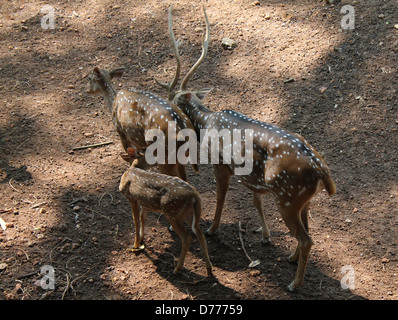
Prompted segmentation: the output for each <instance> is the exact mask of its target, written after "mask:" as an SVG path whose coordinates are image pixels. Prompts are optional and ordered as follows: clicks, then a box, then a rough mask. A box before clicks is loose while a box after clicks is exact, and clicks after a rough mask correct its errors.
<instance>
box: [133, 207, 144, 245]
mask: <svg viewBox="0 0 398 320" xmlns="http://www.w3.org/2000/svg"><path fill="white" fill-rule="evenodd" d="M130 205H131V210H132V212H133V219H134V226H135V240H134V246H133V251H140V250H143V249H144V245H141V242H142V239H143V237H144V224H143V221H142V219H141V216H142V212H143V210H142V211H140V207H139V205H138V203H137V201H134V200H130ZM144 220H145V215H144Z"/></svg>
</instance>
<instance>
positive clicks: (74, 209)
mask: <svg viewBox="0 0 398 320" xmlns="http://www.w3.org/2000/svg"><path fill="white" fill-rule="evenodd" d="M72 210H73V211H74V212H78V211H80V207H79V206H74V207H73V209H72Z"/></svg>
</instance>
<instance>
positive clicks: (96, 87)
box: [88, 67, 198, 180]
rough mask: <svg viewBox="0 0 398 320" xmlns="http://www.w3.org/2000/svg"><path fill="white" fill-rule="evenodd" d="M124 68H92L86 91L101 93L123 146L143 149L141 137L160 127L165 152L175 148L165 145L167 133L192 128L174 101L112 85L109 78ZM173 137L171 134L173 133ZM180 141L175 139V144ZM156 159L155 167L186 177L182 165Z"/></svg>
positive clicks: (146, 146) (117, 75)
mask: <svg viewBox="0 0 398 320" xmlns="http://www.w3.org/2000/svg"><path fill="white" fill-rule="evenodd" d="M124 71H125V69H124V68H119V69H115V70H112V71H107V70H100V69H99V68H97V67H96V68H94V70H93V72H92V73H91V74H90V75H89V89H88V93H90V94H99V93H101V94H102V96H103V97H104V99H105V102H106V105H107V106H108V108H109V111H110V113H111V114H112V119H113V123H114V125H115V127H116V130H117V132H118V134H119V136H120V140H121V142H122V145H123V148H124V149H125V151H127V148H129V147H134V148H135V149H137V151H138V152H140V153H144V152H145V150H146V149H147V148H148V146H149V145H150V144H151V143H152V141H147V140H146V138H145V135H146V133H147V132H148V130H151V129H155V130H161V131H162V132H163V133H164V135H165V144H166V145H165V151H166V152H165V153H166V154H168V152H176V150H171V149H174V146H172V147H170V150H169V148H168V146H169V145H168V141H169V140H168V135H169V134H172V135H178V133H179V131H181V130H183V129H186V128H188V129H193V125H192V123H191V121H190V120H189V119H188V117H187V116H186V115H185V114H184V113H183V112H181V110H180V109H179V108H178V107H176V106H175V105H172V104H170V103H169V102H168V101H167V100H164V99H162V98H160V97H158V96H156V95H155V94H153V93H150V92H146V91H139V90H135V89H128V90H127V89H123V90H120V91H119V92H116V90H115V89H114V88H113V85H112V79H113V78H115V77H117V78H120V77H121V76H122V75H123V73H124ZM169 123H175V132H173V131H169V130H168V128H169ZM173 138H174V137H173ZM183 143H184V142H181V141H177V143H176V146H175V148H176V149H177V150H178V148H179V147H180V146H181V145H182V144H183ZM164 160H165V163H159V164H158V166H159V170H160V172H162V173H165V174H169V175H172V176H178V177H180V178H182V179H184V180H186V172H185V166H184V165H182V164H180V163H178V162H177V159H175V161H174V160H173V161H168V158H167V157H166V158H165V159H164ZM192 167H193V169H194V171H196V172H197V171H198V166H197V164H192Z"/></svg>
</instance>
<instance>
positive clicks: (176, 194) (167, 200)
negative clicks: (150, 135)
mask: <svg viewBox="0 0 398 320" xmlns="http://www.w3.org/2000/svg"><path fill="white" fill-rule="evenodd" d="M127 152H128V155H129V159H128V158H125V160H127V161H129V162H130V163H131V166H130V168H129V169H128V170H127V171H126V172H125V173H124V174H123V176H122V178H121V181H120V185H119V190H120V192H121V193H122V194H123V195H124V196H125V197H126V198H127V199H128V201H129V202H130V205H131V209H132V212H133V218H134V224H135V242H134V246H133V250H135V251H138V250H142V249H143V245H142V241H143V239H144V224H145V218H146V214H147V212H148V211H151V212H161V213H163V214H164V215H165V217H166V218H167V220H168V221H169V222H170V224H171V226H172V227H173V230H174V231H175V232H176V233H177V234H178V236H179V237H180V239H181V243H182V248H181V254H180V258H179V259H178V262H177V266H176V268H175V270H174V273H175V274H177V273H178V272H179V271H180V270H181V269H182V267H183V265H184V260H185V256H186V254H187V251H188V249H189V246H190V244H191V241H192V236H191V234H190V233H189V232H188V231H187V230H186V228H185V226H184V221H186V222H187V223H188V224H189V225H190V226H191V229H192V231H193V233H194V234H195V235H196V237H197V239H198V241H199V244H200V246H201V249H202V253H203V256H204V258H205V261H206V268H207V275H208V276H211V274H212V266H211V262H210V258H209V253H208V250H207V243H206V239H205V236H204V235H203V233H202V231H201V229H200V226H199V222H200V215H201V210H202V209H201V199H200V196H199V194H198V192H197V191H196V189H195V188H194V187H192V186H191V185H190V184H188V183H187V182H185V181H184V180H182V179H180V178H178V177H172V176H169V175H165V174H160V173H155V172H149V171H145V170H144V169H146V167H147V163H146V161H145V158H144V157H140V156H139V155H138V154H137V153H136V151H135V150H134V149H132V148H128V150H127ZM140 207H141V210H140Z"/></svg>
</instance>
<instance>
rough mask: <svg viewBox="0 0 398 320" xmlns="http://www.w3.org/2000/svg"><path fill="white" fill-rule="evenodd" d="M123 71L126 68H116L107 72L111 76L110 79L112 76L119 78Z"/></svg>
mask: <svg viewBox="0 0 398 320" xmlns="http://www.w3.org/2000/svg"><path fill="white" fill-rule="evenodd" d="M124 71H126V68H117V69H115V70H112V71H111V72H109V75H110V76H111V79H113V78H115V77H116V78H121V77H122V75H123V73H124Z"/></svg>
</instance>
